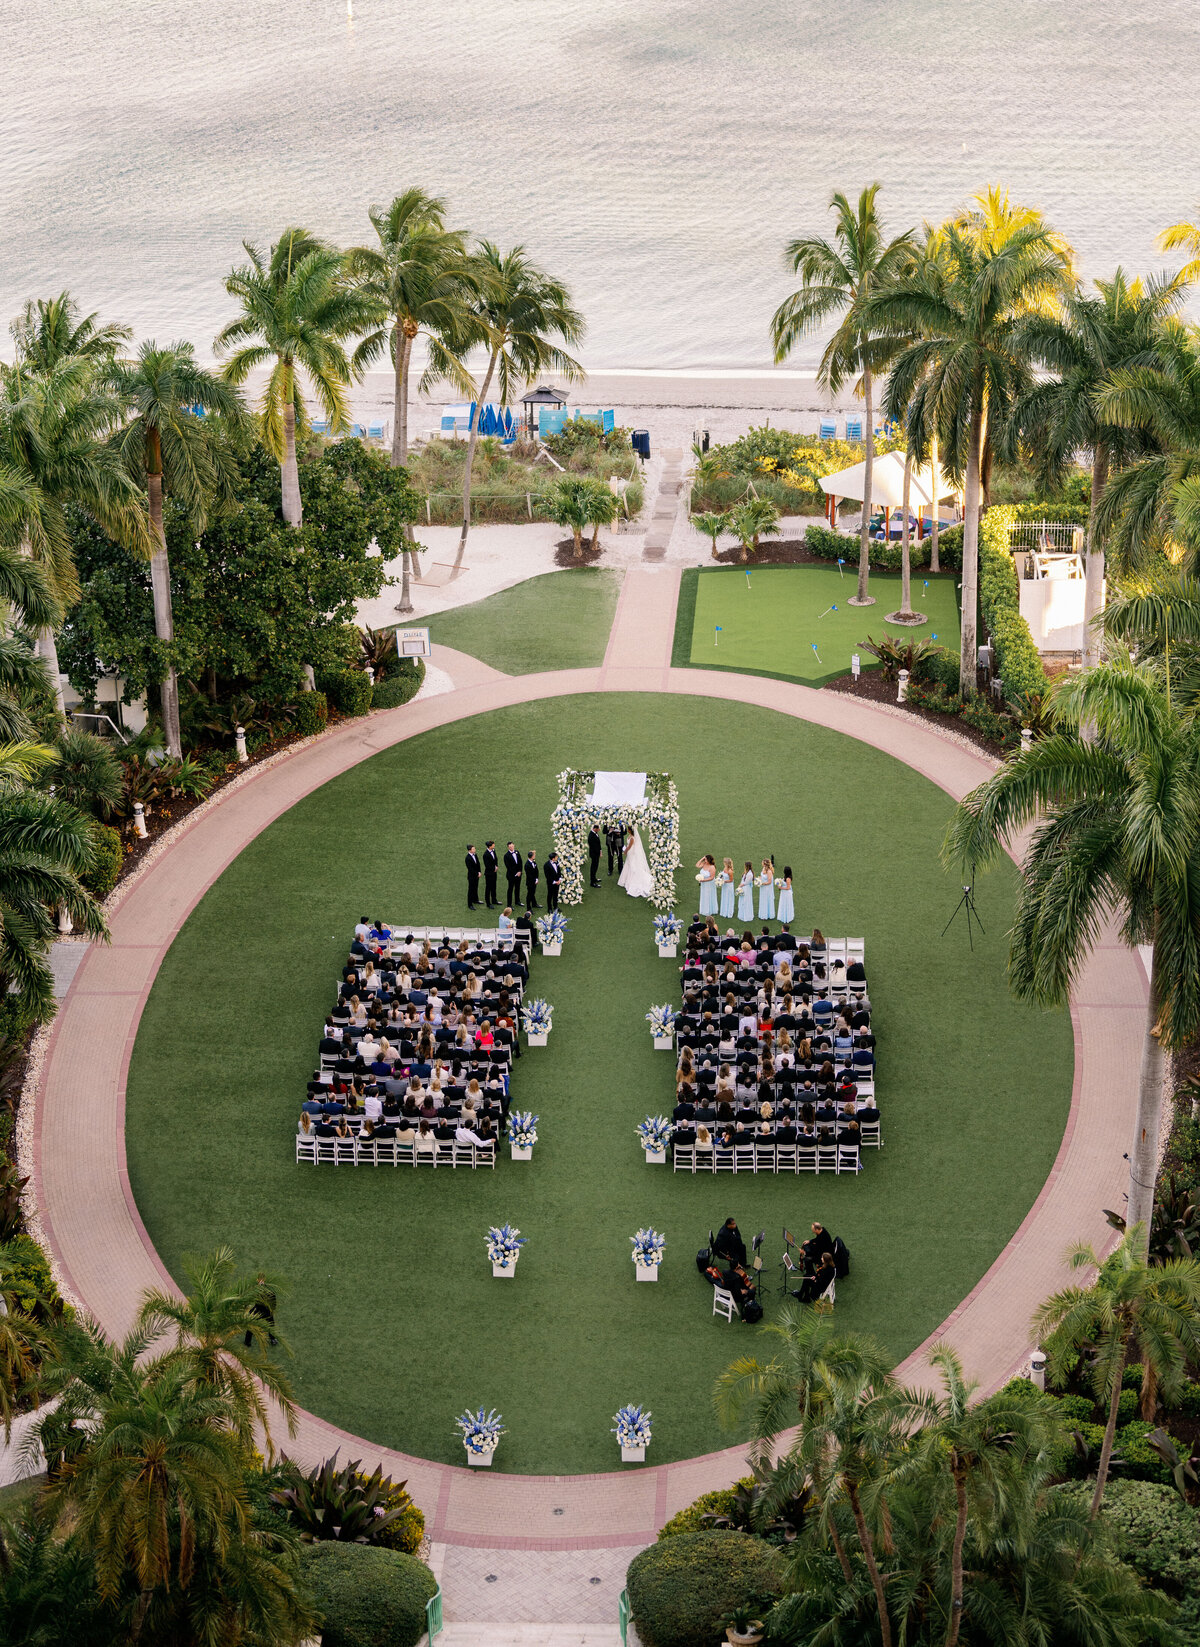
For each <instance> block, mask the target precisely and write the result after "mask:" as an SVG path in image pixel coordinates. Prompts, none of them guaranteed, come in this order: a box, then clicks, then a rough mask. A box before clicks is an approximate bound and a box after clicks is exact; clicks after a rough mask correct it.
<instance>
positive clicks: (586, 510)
mask: <svg viewBox="0 0 1200 1647" xmlns="http://www.w3.org/2000/svg"><path fill="white" fill-rule="evenodd" d="M541 502H542V505H543V507H544V508H545V510H546V514H547V516H548V518H549V519H550V520H552V521H553V522H554V524H555V525H556V526H565V527H567V528H568V530H569V531H570V533H571V536H572V538H573V540H574V543H575V559H576V560H582V559H583V534H584V532H585V531H586V530H587V528H588V527H589V526H590V527H592V528H593V532H592V543H591V547H592V548H593V550H594V549H595V548H596V545H597V540H598V538H599V536H600V527H601V526H602V525H603V524H604V523H605V522H607V521H611V520H612V518H613V515H614V514H615V513H616V511H617V508H618V504H617V499H616V498H615V496H614V495H613V493H612V492H611V491H610V490H609V489H608V487H607V486H605V484H604V482H603V481H600V480H594V479H592V478H591V477H590V476H588V475H563V476H561V477H560V478H559V479H558V480H556V481H555V482H554V483H553V485H552V486H549V487H548V488H547V489H546V491H545V492H544V493H543V494H542V497H541Z"/></svg>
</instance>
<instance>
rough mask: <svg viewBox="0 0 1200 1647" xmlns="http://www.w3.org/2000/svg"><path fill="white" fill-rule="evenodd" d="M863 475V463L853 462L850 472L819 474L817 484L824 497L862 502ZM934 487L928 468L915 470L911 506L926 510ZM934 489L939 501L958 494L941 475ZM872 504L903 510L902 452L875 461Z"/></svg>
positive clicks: (844, 470) (884, 455)
mask: <svg viewBox="0 0 1200 1647" xmlns="http://www.w3.org/2000/svg"><path fill="white" fill-rule="evenodd" d="M866 475H867V466H866V464H865V463H853V464H851V466H850V467H849V469H839V470H838V472H837V474H836V475H822V476H821V479H820V482H819V484H820V487H821V490H822V491H823V492H824V493H825V494H826V496H827V497H832V498H852V499H855V500H856V501H857V502H859V503H861V502H862V500H863V493H864V491H865V490H866ZM933 488H934V477H933V475H932V474H931V472H930V467H929V465H928V464H926V465H925V467H924V468H923V469H918V468H916V467H914V468H913V472H912V479H911V482H910V490H909V501H910V503H912V504H922V505H924V506H925V507H926V508H928V507H929V506H930V505H931V504H932V502H933ZM937 488H938V497H939V498H944V497H949V496H951V495H954V496H955V497H957V496H958V493H959V488H958V487H956V486H955V484H954V482H953V481H952V480H951V479H950V477H949V476H948V475H947V474H945V473H944V472H943V473H939V474H938V476H937ZM871 502H872V504H883V505H886V506H887V508H889V509H899V508H902V507H903V504H904V453H903V452H884V453H883V455H882V456H881V457H877V458H876V459H875V463H874V467H873V469H872V472H871Z"/></svg>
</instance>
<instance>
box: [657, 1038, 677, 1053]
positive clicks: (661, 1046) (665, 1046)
mask: <svg viewBox="0 0 1200 1647" xmlns="http://www.w3.org/2000/svg"><path fill="white" fill-rule="evenodd" d="M674 1045H675V1036H674V1034H671V1035H656V1036H655V1037H654V1050H655V1052H670V1050H671V1048H672V1047H673V1046H674Z"/></svg>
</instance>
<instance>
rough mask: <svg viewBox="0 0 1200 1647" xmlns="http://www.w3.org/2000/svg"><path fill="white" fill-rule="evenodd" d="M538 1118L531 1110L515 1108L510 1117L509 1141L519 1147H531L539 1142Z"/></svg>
mask: <svg viewBox="0 0 1200 1647" xmlns="http://www.w3.org/2000/svg"><path fill="white" fill-rule="evenodd" d="M537 1123H538V1118H537V1116H536V1115H534V1114H533V1112H532V1111H531V1110H527V1109H526V1110H520V1109H514V1110H513V1112H512V1114H511V1115H510V1116H509V1118H508V1141H509V1143H510V1144H515V1145H516V1146H517V1148H518V1149H531V1148H532V1147H533V1145H534V1144H536V1143H537Z"/></svg>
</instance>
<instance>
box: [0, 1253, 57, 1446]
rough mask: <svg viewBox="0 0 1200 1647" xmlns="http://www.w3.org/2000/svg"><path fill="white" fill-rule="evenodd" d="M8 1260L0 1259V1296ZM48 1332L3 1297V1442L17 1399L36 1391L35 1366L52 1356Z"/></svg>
mask: <svg viewBox="0 0 1200 1647" xmlns="http://www.w3.org/2000/svg"><path fill="white" fill-rule="evenodd" d="M12 1268H13V1265H12V1262H11V1260H7V1259H4V1258H0V1295H3V1293H4V1278H5V1276H6V1275H7V1274H8V1273H9V1272H10V1271H11V1270H12ZM52 1344H53V1341H52V1339H51V1336H50V1333H49V1332H48V1330H47V1329H46V1327H45V1326H43V1324H42V1323H41V1322H40V1321H39V1320H38V1319H37V1318H36V1317H35V1316H34V1315H31V1314H30V1313H29V1312H28V1311H27V1310H25V1309H22V1308H19V1307H16V1306H15V1305H14V1303H13V1302H12V1301H11V1300H10V1299H9V1298H7V1297H5V1298H4V1308H3V1310H0V1421H3V1424H4V1439H5V1440H6V1441H10V1440H11V1439H12V1421H13V1419H14V1418H15V1416H16V1413H17V1404H18V1401H19V1399H20V1397H21V1396H23V1395H24V1394H26V1393H27V1392H28V1391H29V1390H30V1389H36V1378H37V1371H38V1367H39V1366H40V1365H41V1362H42V1360H43V1358H44V1357H45V1356H47V1355H49V1354H51V1353H52Z"/></svg>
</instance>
